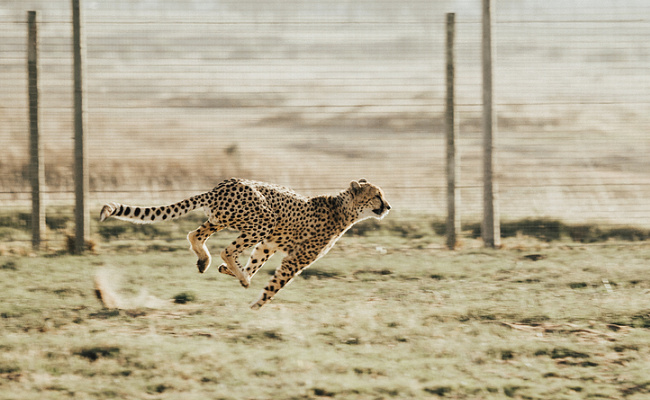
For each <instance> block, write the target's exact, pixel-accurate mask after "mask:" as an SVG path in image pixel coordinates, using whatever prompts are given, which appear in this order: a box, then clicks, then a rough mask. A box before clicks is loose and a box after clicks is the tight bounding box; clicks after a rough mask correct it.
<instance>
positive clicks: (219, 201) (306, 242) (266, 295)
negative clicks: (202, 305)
mask: <svg viewBox="0 0 650 400" xmlns="http://www.w3.org/2000/svg"><path fill="white" fill-rule="evenodd" d="M199 207H203V209H204V211H205V213H206V215H207V217H208V220H207V221H206V222H204V223H203V224H202V225H201V226H200V227H199V228H198V229H196V230H194V231H192V232H190V233H189V234H188V235H187V239H188V240H189V242H190V245H191V246H190V250H191V251H192V252H194V253H195V254H196V256H197V257H198V261H197V264H196V265H197V267H198V270H199V272H200V273H204V272H205V271H207V269H208V268H209V267H210V263H211V256H210V252H209V251H208V248H207V247H206V245H205V242H206V240H208V238H209V237H210V235H212V234H214V233H216V232H218V231H220V230H222V229H224V228H227V227H228V228H232V229H235V230H238V231H239V232H240V235H239V236H238V237H237V238H236V239H235V240H234V241H233V242H232V243H231V244H230V245H229V246H227V247H226V248H225V249H224V250H223V251H222V252H221V258H222V259H223V261H224V263H223V264H221V265H220V266H219V272H221V273H223V274H227V275H231V276H234V277H236V278H237V279H239V282H240V283H241V285H242V286H243V287H244V288H248V286H249V284H250V281H251V279H252V278H253V276H254V275H255V273H256V272H257V271H259V269H260V268H261V267H262V266H263V265H264V263H265V262H266V261H267V260H268V259H269V258H270V257H271V256H272V255H273V254H275V253H276V252H277V251H280V252H281V253H284V254H285V257H284V258H283V259H282V262H281V264H280V266H279V267H278V268H277V269H276V271H275V274H274V275H273V277H272V278H271V280H270V281H269V282H268V284H267V285H266V286H265V287H264V289H263V290H262V292H261V294H260V296H259V298H258V299H257V300H256V301H255V302H253V303H251V305H250V307H251V308H252V309H254V310H257V309H259V308H260V307H262V306H263V305H264V304H266V303H267V302H269V301H270V300H271V299H272V298H273V296H275V294H276V293H277V292H278V291H279V290H280V289H282V288H283V287H284V286H286V285H287V284H288V283H289V282H291V281H292V280H293V278H295V277H296V276H297V275H299V274H300V273H301V272H302V271H303V270H304V269H305V268H307V267H309V266H310V265H311V264H313V263H314V262H315V261H316V260H318V259H319V258H321V257H322V256H324V255H325V254H326V253H327V252H328V251H329V250H330V249H331V248H332V246H334V243H336V241H337V240H338V239H339V238H340V237H341V236H342V235H343V234H344V233H345V232H346V231H347V230H348V229H350V227H351V226H352V225H354V224H355V223H357V222H359V221H361V220H364V219H367V218H371V217H374V218H377V219H382V218H384V217H385V216H386V215H387V214H388V212H389V210H390V209H391V207H390V205H389V204H388V202H387V201H386V199H385V198H384V192H383V191H382V190H381V189H380V188H379V187H378V186H375V185H373V184H371V183H369V182H368V181H366V180H365V179H360V180H358V181H352V182H351V183H350V186H349V187H348V188H347V189H345V190H343V191H341V192H340V193H338V194H337V195H334V196H329V195H323V196H315V197H306V196H302V195H300V194H298V193H296V192H294V191H293V190H291V189H288V188H286V187H283V186H279V185H275V184H270V183H264V182H257V181H252V180H244V179H237V178H232V179H227V180H225V181H223V182H221V183H219V184H218V185H217V186H216V187H215V188H214V189H212V190H211V191H209V192H206V193H203V194H199V195H197V196H193V197H190V198H188V199H185V200H182V201H180V202H178V203H175V204H172V205H168V206H161V207H137V206H129V205H124V204H119V203H109V204H106V205H104V207H103V208H102V210H101V213H100V218H99V219H100V221H104V220H106V219H107V218H109V217H113V218H117V219H121V220H126V221H131V222H134V223H143V224H144V223H153V222H159V221H165V220H171V219H175V218H178V217H181V216H183V215H185V214H187V213H189V212H190V211H193V210H195V209H197V208H199ZM252 246H255V247H254V249H253V251H252V253H251V255H250V258H249V259H248V262H247V263H246V265H245V266H243V267H242V265H241V264H240V263H239V260H238V259H239V256H240V255H241V253H242V252H243V251H244V250H245V249H247V248H249V247H252Z"/></svg>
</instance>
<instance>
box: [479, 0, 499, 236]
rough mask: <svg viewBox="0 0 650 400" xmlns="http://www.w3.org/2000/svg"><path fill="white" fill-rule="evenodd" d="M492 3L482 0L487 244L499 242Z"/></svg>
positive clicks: (485, 221)
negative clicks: (495, 177) (493, 89)
mask: <svg viewBox="0 0 650 400" xmlns="http://www.w3.org/2000/svg"><path fill="white" fill-rule="evenodd" d="M492 3H493V2H492V1H491V0H483V35H482V58H483V223H482V226H481V228H482V229H481V235H482V237H483V242H484V243H485V246H487V247H499V246H500V245H501V228H500V225H499V203H498V193H499V191H498V187H497V182H496V181H495V179H494V175H495V162H494V147H495V146H494V142H495V137H496V113H495V111H494V105H493V98H494V93H493V91H492V88H493V82H492V63H493V61H494V50H493V46H492V15H493V13H494V9H493V4H492Z"/></svg>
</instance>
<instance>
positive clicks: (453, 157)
mask: <svg viewBox="0 0 650 400" xmlns="http://www.w3.org/2000/svg"><path fill="white" fill-rule="evenodd" d="M455 36H456V14H454V13H448V14H447V42H446V52H445V55H446V57H445V60H446V69H445V70H446V91H447V92H446V93H447V95H446V99H445V103H446V105H445V133H446V137H447V247H448V248H449V249H452V250H453V249H454V248H456V243H457V242H458V235H459V234H460V229H461V225H460V188H459V185H458V182H459V181H460V155H459V154H458V151H457V148H456V147H457V144H458V120H457V118H456V109H455V105H456V99H455V95H456V93H455V79H456V77H455V74H456V66H455V62H456V60H455V56H454V41H455Z"/></svg>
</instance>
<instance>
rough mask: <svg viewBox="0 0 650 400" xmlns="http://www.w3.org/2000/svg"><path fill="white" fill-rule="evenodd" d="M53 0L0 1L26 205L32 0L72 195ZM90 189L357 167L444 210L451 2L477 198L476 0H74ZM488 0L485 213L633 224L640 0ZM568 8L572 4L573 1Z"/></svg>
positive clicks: (45, 101)
mask: <svg viewBox="0 0 650 400" xmlns="http://www.w3.org/2000/svg"><path fill="white" fill-rule="evenodd" d="M69 3H70V2H69V1H64V0H48V1H44V0H41V1H37V0H5V1H3V2H2V4H1V5H0V32H1V34H2V38H3V39H2V43H1V44H0V71H2V72H1V73H0V87H1V88H2V90H0V121H2V123H0V141H1V143H2V156H1V157H0V187H1V190H0V201H1V202H2V206H3V207H14V206H21V207H24V206H27V205H28V203H27V200H28V199H29V183H28V179H27V171H28V169H27V154H28V151H27V150H28V119H27V118H28V111H27V81H26V74H27V72H26V35H27V27H26V11H27V10H37V11H39V19H40V25H39V36H40V66H41V69H40V78H41V81H40V94H41V100H42V101H41V104H42V109H41V111H40V115H41V131H42V137H43V140H44V142H45V150H46V154H45V162H46V181H47V182H46V183H47V188H46V192H47V193H46V200H47V201H48V204H72V202H71V200H70V199H71V198H72V192H73V184H72V176H73V174H72V162H73V160H72V145H73V142H72V136H73V135H72V54H71V47H72V44H71V41H72V39H71V11H70V4H69ZM82 3H83V6H84V10H85V20H86V24H85V29H86V35H87V88H88V93H87V96H88V127H87V130H88V140H89V154H90V155H89V161H90V163H89V164H90V180H91V189H90V190H91V193H90V195H91V200H92V201H93V202H95V203H97V204H99V203H101V202H104V201H107V200H111V201H123V202H142V203H145V202H171V201H176V200H178V199H181V198H183V197H186V196H187V195H189V194H192V193H195V192H201V191H205V190H208V189H210V188H211V187H212V186H213V185H214V184H215V183H216V182H218V181H219V180H220V179H223V178H226V177H229V176H240V177H246V178H253V179H259V180H266V181H272V182H276V183H280V184H284V185H288V186H292V187H294V188H295V189H297V190H299V191H302V192H304V193H307V194H317V193H327V192H334V191H337V190H340V189H342V188H343V187H344V186H345V185H346V184H347V182H348V181H349V180H351V179H358V178H361V177H365V178H367V179H369V180H370V181H372V182H375V183H377V184H379V185H381V186H382V187H384V188H385V190H386V192H387V196H388V197H389V198H390V199H391V200H392V203H393V205H394V208H395V209H396V210H409V211H416V212H427V213H433V214H438V215H443V214H444V212H445V210H444V205H445V202H444V185H445V177H444V154H445V149H444V138H443V127H442V112H443V108H444V104H443V99H444V70H443V68H444V49H443V46H444V20H445V18H444V17H445V13H446V12H456V13H457V21H458V26H457V40H458V43H457V48H458V49H457V52H458V56H457V61H458V72H457V79H458V85H459V87H458V97H459V98H458V109H459V118H460V137H461V142H460V146H461V147H460V154H461V159H462V163H463V167H462V177H461V184H462V186H463V189H462V203H463V206H462V207H463V208H462V213H463V215H464V218H465V219H475V220H476V219H478V216H479V215H480V213H481V208H480V204H481V183H480V182H481V169H480V155H481V150H480V148H481V132H480V125H481V123H480V122H481V121H480V115H481V114H480V111H481V104H480V96H481V90H480V89H481V87H480V80H481V76H480V63H481V61H480V48H479V45H480V2H479V1H478V0H475V1H451V0H450V1H417V0H413V1H403V2H389V1H383V0H382V1H349V0H336V1H335V0H323V1H319V2H313V1H305V0H292V1H285V2H258V1H252V0H244V1H224V2H205V1H183V2H176V1H171V0H150V1H138V2H133V1H127V0H116V1H111V2H102V1H90V0H85V1H83V2H82ZM577 4H578V3H575V4H574V3H573V2H569V3H567V2H563V1H559V0H551V1H545V2H537V1H532V0H528V1H497V9H496V25H495V31H496V36H495V37H496V42H495V47H496V53H497V58H496V65H495V74H496V76H495V82H496V98H497V103H498V104H497V112H498V116H499V118H498V127H499V134H498V136H499V137H498V143H497V150H498V156H497V157H498V180H499V185H500V208H501V214H502V217H503V218H505V219H516V218H523V217H553V218H560V219H564V220H566V221H568V222H584V221H590V222H596V223H609V224H634V225H642V226H646V227H647V226H648V225H650V168H649V166H650V163H649V161H648V154H649V151H650V136H649V135H648V129H649V128H650V74H648V71H650V42H649V41H648V40H647V38H648V37H650V17H649V16H650V5H649V4H648V3H647V2H646V1H645V0H627V1H624V2H614V1H604V0H603V1H593V2H589V5H588V7H587V6H584V7H580V6H578V5H577ZM581 4H584V3H581Z"/></svg>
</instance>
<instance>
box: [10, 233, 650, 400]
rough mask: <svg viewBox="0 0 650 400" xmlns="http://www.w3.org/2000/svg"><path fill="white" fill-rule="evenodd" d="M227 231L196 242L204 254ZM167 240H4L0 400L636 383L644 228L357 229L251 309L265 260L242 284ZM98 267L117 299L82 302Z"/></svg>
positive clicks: (646, 358)
mask: <svg viewBox="0 0 650 400" xmlns="http://www.w3.org/2000/svg"><path fill="white" fill-rule="evenodd" d="M384 222H388V221H382V224H383V223H384ZM404 225H405V224H400V226H404ZM175 230H178V231H180V230H181V229H177V228H174V229H172V230H171V232H175ZM353 233H354V232H353ZM231 236H232V235H229V234H228V233H223V234H220V235H217V236H216V237H214V238H212V239H211V240H210V241H209V242H208V245H209V246H210V248H211V249H212V250H213V253H218V250H217V249H219V248H221V247H222V246H223V245H224V244H226V243H227V242H228V241H229V240H230V239H231ZM182 237H183V236H182V235H181V234H170V235H169V237H166V238H162V239H158V240H137V239H136V240H134V239H130V240H127V239H126V238H124V237H119V236H117V237H115V238H113V239H111V240H110V241H105V242H101V243H99V245H98V246H97V249H96V253H95V254H89V255H85V256H70V255H65V254H63V253H62V252H54V251H52V252H50V253H47V254H40V255H32V256H22V257H21V256H17V255H13V254H12V252H11V251H5V253H4V255H1V256H0V316H1V318H0V324H2V326H1V327H0V332H1V336H0V348H1V349H2V351H1V352H0V398H11V399H66V398H83V399H106V398H116V399H178V398H182V399H199V398H200V399H205V398H210V399H315V398H339V399H390V398H395V399H397V398H432V399H435V398H442V397H444V398H457V399H503V398H520V399H585V398H605V399H642V398H647V396H648V395H650V378H648V374H647V371H648V368H649V367H650V344H649V343H650V306H648V301H647V299H648V293H649V292H650V269H648V263H649V261H650V245H649V244H648V242H634V243H631V242H627V243H618V242H611V241H610V242H607V243H606V244H601V245H590V246H583V245H579V244H575V243H569V242H563V241H556V242H553V243H552V244H549V243H546V242H539V241H536V240H533V239H529V238H526V237H522V236H519V237H515V238H512V239H506V240H504V243H505V248H504V249H501V250H485V249H481V248H479V247H478V246H477V245H475V244H474V243H473V242H472V240H471V239H468V240H467V241H466V242H465V245H464V248H463V249H461V250H459V251H456V252H450V251H446V250H441V244H442V243H443V238H441V237H439V236H435V235H434V234H423V235H411V236H409V235H403V234H397V233H395V232H393V233H391V231H390V230H381V231H373V230H372V229H371V230H368V231H365V232H363V231H362V232H357V234H349V235H347V236H345V237H344V238H342V239H341V240H340V241H339V243H338V244H337V246H335V248H334V249H333V250H332V251H331V252H330V254H329V255H328V256H326V257H325V258H323V259H322V260H320V261H319V262H318V263H317V264H316V265H314V266H313V267H312V268H311V269H308V270H306V272H305V273H304V274H303V275H302V276H301V277H300V278H298V279H297V280H296V281H295V282H294V283H292V284H291V285H289V287H287V288H286V289H284V290H283V291H281V292H280V293H279V294H278V296H277V297H276V298H275V299H274V301H273V302H272V303H270V304H269V305H267V306H265V307H264V308H263V309H261V310H260V311H259V312H253V311H251V310H249V309H248V306H247V305H248V304H249V303H250V302H251V301H253V300H254V299H255V298H256V296H257V293H258V291H259V290H261V287H262V286H263V285H264V283H265V281H266V280H267V279H268V275H267V272H270V271H272V270H273V267H274V266H276V265H277V264H278V261H279V257H278V256H276V257H278V259H272V260H271V261H270V262H269V264H270V265H268V266H267V267H265V269H264V270H263V271H261V272H260V273H259V274H258V275H257V276H256V278H255V279H254V281H253V284H252V287H251V289H249V290H244V289H242V288H241V287H240V286H239V283H238V282H237V281H236V280H234V279H233V278H231V277H228V276H224V275H220V274H218V273H217V271H216V270H214V269H211V270H209V271H208V272H207V273H206V274H205V275H201V274H198V273H197V271H196V268H195V267H194V261H195V260H194V256H193V255H191V254H190V253H189V252H188V251H187V244H186V242H185V241H184V240H181V239H178V238H182ZM0 254H2V253H0ZM98 276H99V277H100V278H101V279H102V281H103V282H104V284H105V285H107V286H108V287H110V288H112V289H113V290H115V293H116V296H117V298H118V299H119V300H120V301H121V305H122V309H120V310H108V309H105V308H103V306H102V305H101V303H100V302H99V301H98V300H97V299H96V298H95V293H94V283H93V282H94V280H95V279H96V277H98ZM175 299H176V300H175Z"/></svg>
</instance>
